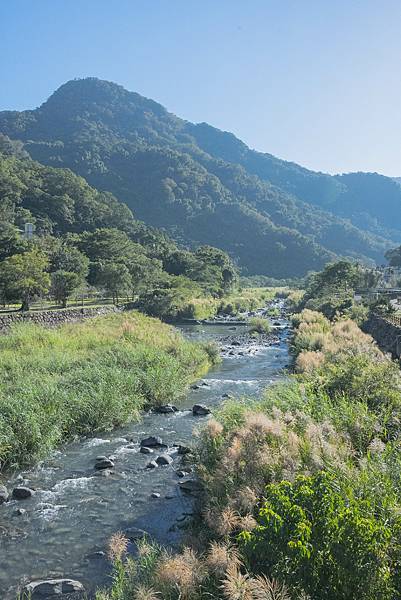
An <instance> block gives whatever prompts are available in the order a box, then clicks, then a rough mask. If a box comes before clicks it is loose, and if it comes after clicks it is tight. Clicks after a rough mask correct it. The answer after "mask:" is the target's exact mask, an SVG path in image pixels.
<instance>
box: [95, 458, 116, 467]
mask: <svg viewBox="0 0 401 600" xmlns="http://www.w3.org/2000/svg"><path fill="white" fill-rule="evenodd" d="M113 467H114V462H113V461H112V460H111V459H110V458H107V456H98V457H97V459H96V462H95V469H98V470H101V469H112V468H113Z"/></svg>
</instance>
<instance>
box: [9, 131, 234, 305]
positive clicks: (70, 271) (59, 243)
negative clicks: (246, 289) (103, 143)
mask: <svg viewBox="0 0 401 600" xmlns="http://www.w3.org/2000/svg"><path fill="white" fill-rule="evenodd" d="M0 199H1V204H0V282H1V283H0V297H1V302H2V303H3V304H8V303H14V302H21V303H22V307H23V308H24V309H28V308H29V305H30V303H31V302H32V300H34V299H35V298H36V297H38V296H41V297H46V296H50V297H52V298H54V300H56V301H57V302H59V303H60V304H61V305H62V306H65V305H66V303H67V300H68V298H69V297H70V296H71V295H72V294H73V293H75V292H77V290H79V289H82V290H84V289H86V290H87V289H88V288H92V289H95V288H96V289H101V290H104V293H105V294H109V295H110V296H112V297H113V300H114V301H116V302H118V301H119V299H121V298H129V299H133V298H134V299H135V300H136V302H137V303H138V305H139V306H140V307H141V308H143V309H144V310H146V311H147V312H149V313H151V314H155V315H157V316H162V317H175V316H178V314H179V312H180V310H182V309H184V308H185V306H186V305H187V304H188V302H189V300H191V299H192V298H196V297H203V296H205V297H208V296H210V297H215V298H216V297H221V296H223V295H225V294H227V293H229V292H231V291H233V289H235V287H236V285H237V281H238V274H237V269H236V267H235V265H234V264H233V262H232V261H231V259H230V258H229V257H228V255H227V254H225V253H224V252H222V251H221V250H218V249H216V248H213V247H211V246H201V247H199V248H197V250H196V251H195V252H190V251H188V250H185V249H184V248H179V247H178V246H177V245H176V243H175V242H173V241H172V240H171V239H169V238H168V237H167V236H166V235H165V234H164V233H162V232H160V231H158V230H156V229H152V228H150V227H147V226H145V225H144V224H143V223H141V222H139V221H137V220H136V219H135V218H134V216H133V215H132V213H131V211H130V209H129V208H128V207H127V206H126V205H125V204H123V203H120V202H118V200H116V199H115V198H114V197H113V196H112V195H111V194H110V193H108V192H98V191H97V190H95V189H94V188H92V187H90V186H89V185H88V184H87V183H86V181H85V180H84V179H82V178H81V177H78V176H77V175H75V174H74V173H72V172H71V171H70V170H68V169H55V168H53V167H45V166H43V165H41V164H39V163H37V162H34V161H32V160H31V159H29V158H28V157H27V156H26V155H25V153H24V151H23V149H22V148H21V146H20V145H19V144H16V143H13V142H11V141H10V140H9V139H7V138H5V137H3V138H1V139H0ZM25 223H32V224H33V226H34V228H35V233H34V235H33V236H32V238H31V239H26V237H25V236H24V234H23V232H24V226H25Z"/></svg>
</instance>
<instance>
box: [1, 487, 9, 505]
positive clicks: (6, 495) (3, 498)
mask: <svg viewBox="0 0 401 600" xmlns="http://www.w3.org/2000/svg"><path fill="white" fill-rule="evenodd" d="M9 497H10V495H9V493H8V489H7V488H6V486H5V485H0V504H3V502H8V499H9Z"/></svg>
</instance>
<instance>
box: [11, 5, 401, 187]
mask: <svg viewBox="0 0 401 600" xmlns="http://www.w3.org/2000/svg"><path fill="white" fill-rule="evenodd" d="M0 23H1V29H0V32H1V34H0V74H1V79H0V83H1V85H0V109H18V110H21V109H25V108H34V107H36V106H38V105H40V104H41V103H42V102H43V101H44V100H46V98H47V97H48V96H49V95H50V94H51V93H52V91H54V90H55V89H56V88H57V87H58V86H59V85H61V84H62V83H64V82H65V81H67V80H69V79H72V78H74V77H85V76H97V77H100V78H103V79H108V80H111V81H115V82H117V83H120V84H122V85H124V86H125V87H126V88H128V89H130V90H133V91H137V92H139V93H141V94H143V95H145V96H147V97H150V98H153V99H155V100H157V101H159V102H161V103H162V104H163V105H165V106H166V107H167V108H168V109H169V110H170V111H171V112H174V113H176V114H177V115H179V116H181V117H183V118H186V119H188V120H191V121H194V122H200V121H207V122H209V123H211V124H212V125H214V126H216V127H219V128H221V129H225V130H227V131H232V132H233V133H235V134H236V135H237V136H238V137H240V138H241V139H242V140H244V141H245V142H246V143H247V144H248V145H250V146H251V147H253V148H256V149H258V150H261V151H265V152H270V153H272V154H275V155H277V156H279V157H281V158H285V159H287V160H292V161H295V162H298V163H300V164H302V165H305V166H307V167H309V168H312V169H315V170H321V171H327V172H331V173H334V172H348V171H356V170H363V171H378V172H381V173H384V174H387V175H394V176H395V175H397V176H401V35H400V32H401V0H381V1H379V0H335V1H334V0H0Z"/></svg>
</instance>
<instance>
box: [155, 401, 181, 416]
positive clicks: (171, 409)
mask: <svg viewBox="0 0 401 600" xmlns="http://www.w3.org/2000/svg"><path fill="white" fill-rule="evenodd" d="M155 412H157V413H160V414H162V415H167V414H169V413H175V412H178V408H177V407H176V406H174V404H162V406H158V407H157V408H155Z"/></svg>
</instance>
